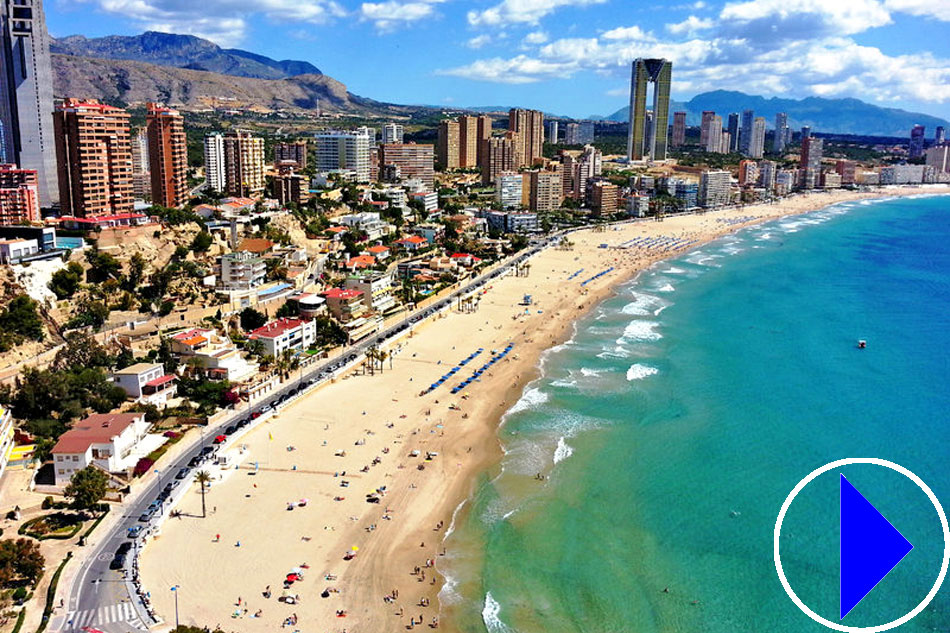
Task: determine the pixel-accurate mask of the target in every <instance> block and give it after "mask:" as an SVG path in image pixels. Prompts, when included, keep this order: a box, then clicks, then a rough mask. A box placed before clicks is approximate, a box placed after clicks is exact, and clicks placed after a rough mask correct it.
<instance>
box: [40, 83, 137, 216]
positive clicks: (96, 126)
mask: <svg viewBox="0 0 950 633" xmlns="http://www.w3.org/2000/svg"><path fill="white" fill-rule="evenodd" d="M53 130H54V134H55V137H56V153H57V155H58V156H59V162H58V167H59V169H58V170H57V171H58V175H59V200H60V208H61V211H62V213H63V215H71V216H76V217H80V218H85V217H91V216H96V215H115V214H117V213H129V212H131V211H132V142H131V139H130V131H129V113H128V112H126V111H125V110H122V109H121V108H116V107H113V106H109V105H105V104H102V103H99V102H98V101H95V100H91V99H90V100H89V101H81V100H78V99H66V100H65V101H64V102H63V103H62V104H60V105H59V106H58V107H57V108H56V112H55V113H54V114H53Z"/></svg>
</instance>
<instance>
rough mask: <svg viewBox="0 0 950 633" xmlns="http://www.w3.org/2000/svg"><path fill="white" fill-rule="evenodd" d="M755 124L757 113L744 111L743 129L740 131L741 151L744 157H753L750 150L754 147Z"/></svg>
mask: <svg viewBox="0 0 950 633" xmlns="http://www.w3.org/2000/svg"><path fill="white" fill-rule="evenodd" d="M754 124H755V112H753V111H752V110H743V111H742V128H741V129H740V131H739V151H740V152H741V153H742V154H743V155H744V156H751V155H752V154H751V153H750V152H749V148H750V147H751V145H752V127H753V125H754Z"/></svg>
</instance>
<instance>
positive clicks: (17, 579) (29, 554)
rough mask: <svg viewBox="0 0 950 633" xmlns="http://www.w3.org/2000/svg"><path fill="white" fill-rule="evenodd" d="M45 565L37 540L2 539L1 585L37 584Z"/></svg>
mask: <svg viewBox="0 0 950 633" xmlns="http://www.w3.org/2000/svg"><path fill="white" fill-rule="evenodd" d="M45 565H46V560H45V559H44V558H43V555H42V554H41V553H40V544H39V543H37V542H36V541H33V540H30V539H25V538H21V539H17V540H15V541H14V540H13V539H6V540H3V541H0V586H3V587H4V588H8V589H9V588H12V587H18V586H23V585H24V584H27V585H29V586H36V583H37V581H39V579H40V577H41V576H42V575H43V568H44V567H45Z"/></svg>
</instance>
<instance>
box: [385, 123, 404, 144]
mask: <svg viewBox="0 0 950 633" xmlns="http://www.w3.org/2000/svg"><path fill="white" fill-rule="evenodd" d="M405 138H406V128H404V127H403V126H402V125H401V124H399V123H387V124H385V125H384V126H383V144H384V145H388V144H390V143H402V142H403V141H404V140H405Z"/></svg>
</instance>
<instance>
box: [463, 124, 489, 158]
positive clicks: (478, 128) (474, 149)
mask: <svg viewBox="0 0 950 633" xmlns="http://www.w3.org/2000/svg"><path fill="white" fill-rule="evenodd" d="M480 119H481V117H477V116H470V115H465V116H460V117H459V167H465V168H471V167H478V148H479V146H480V145H481V144H482V142H484V140H485V138H487V137H483V136H481V134H484V133H485V124H484V122H482V121H480ZM490 125H491V124H490V123H489V126H490ZM489 129H490V128H489Z"/></svg>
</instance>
